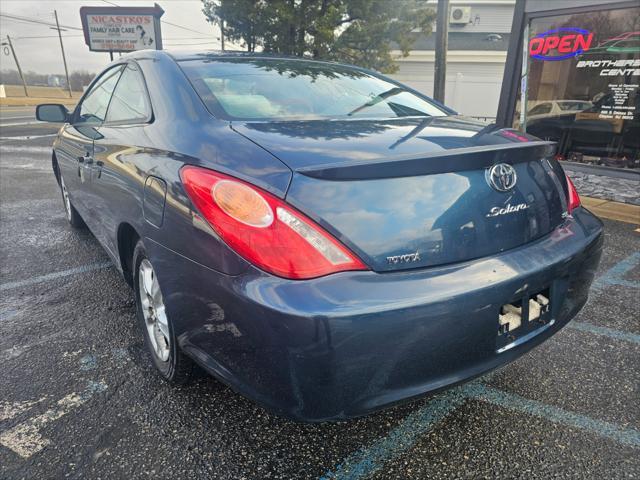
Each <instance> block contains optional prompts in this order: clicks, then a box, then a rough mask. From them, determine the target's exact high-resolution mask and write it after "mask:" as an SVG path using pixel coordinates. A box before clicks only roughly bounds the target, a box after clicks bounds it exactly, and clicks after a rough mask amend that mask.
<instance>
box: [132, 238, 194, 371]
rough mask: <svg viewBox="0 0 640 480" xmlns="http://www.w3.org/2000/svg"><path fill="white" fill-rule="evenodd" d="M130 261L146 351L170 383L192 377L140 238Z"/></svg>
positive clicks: (188, 363)
mask: <svg viewBox="0 0 640 480" xmlns="http://www.w3.org/2000/svg"><path fill="white" fill-rule="evenodd" d="M132 265H133V289H134V292H135V296H136V316H137V318H138V325H139V327H140V330H141V331H142V335H143V337H144V344H145V346H146V348H147V352H148V353H149V355H150V356H151V360H152V362H153V365H154V366H155V367H156V370H157V371H158V373H160V375H161V376H162V378H164V379H165V380H167V381H169V382H171V383H185V382H186V381H188V380H190V379H191V378H192V376H193V374H194V367H195V366H194V364H193V362H192V360H191V359H189V358H188V357H187V356H185V355H184V354H183V353H182V352H181V351H180V348H179V347H178V342H177V341H176V336H175V332H174V329H173V324H172V323H171V320H170V319H169V318H168V316H167V315H166V310H165V305H164V299H163V297H162V290H161V289H160V283H159V281H158V279H157V277H156V276H155V271H154V270H153V265H152V264H151V261H150V260H149V258H148V257H147V253H146V251H145V249H144V245H143V243H142V241H138V243H137V244H136V247H135V249H134V252H133V262H132ZM152 293H153V295H152Z"/></svg>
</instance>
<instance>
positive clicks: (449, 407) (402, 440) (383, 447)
mask: <svg viewBox="0 0 640 480" xmlns="http://www.w3.org/2000/svg"><path fill="white" fill-rule="evenodd" d="M466 400H467V395H466V394H465V393H464V391H463V390H462V388H461V387H457V388H454V389H452V390H449V391H448V392H446V393H443V394H441V395H438V396H437V397H435V398H434V399H433V400H431V401H430V402H429V403H428V404H427V405H425V406H424V407H422V408H420V409H419V410H416V411H415V412H413V413H411V414H409V415H407V417H406V418H405V419H404V420H403V421H402V422H401V423H400V425H398V426H397V427H395V428H394V429H393V430H391V432H389V433H388V434H387V435H386V436H385V437H383V438H381V439H379V440H377V441H375V442H374V443H373V444H371V445H370V446H368V447H367V448H364V449H362V450H359V451H357V452H355V453H353V454H351V455H350V456H349V457H348V458H347V459H345V460H344V461H343V462H342V463H340V465H338V466H337V467H336V468H335V469H334V470H332V471H329V472H327V473H325V474H324V475H323V476H322V477H321V480H329V479H342V480H356V479H361V478H369V477H370V476H371V475H373V473H375V472H376V471H378V470H379V469H380V468H382V467H383V466H384V464H385V463H386V462H387V461H389V460H391V459H393V458H395V457H397V456H398V455H400V454H401V453H403V452H404V451H405V450H407V449H409V448H410V447H412V446H413V445H414V444H415V443H416V442H417V441H418V439H419V438H420V436H421V435H423V434H425V433H427V432H428V431H429V430H430V429H431V428H432V427H433V426H434V425H436V424H437V423H439V422H440V421H441V420H443V419H444V418H445V417H446V416H447V415H449V414H450V413H451V412H453V411H454V410H455V409H456V408H457V407H459V406H460V405H462V404H463V403H464V402H465V401H466Z"/></svg>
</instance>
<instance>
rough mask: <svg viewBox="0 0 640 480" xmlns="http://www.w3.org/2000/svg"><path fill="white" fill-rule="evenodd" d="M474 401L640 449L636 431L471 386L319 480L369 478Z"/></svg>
mask: <svg viewBox="0 0 640 480" xmlns="http://www.w3.org/2000/svg"><path fill="white" fill-rule="evenodd" d="M468 399H474V400H481V401H484V402H488V403H491V404H493V405H498V406H500V407H503V408H505V409H508V410H515V411H517V412H520V413H525V414H528V415H532V416H535V417H540V418H543V419H545V420H548V421H550V422H553V423H557V424H561V425H564V426H566V427H569V428H575V429H579V430H585V431H587V432H589V433H593V434H595V435H598V436H601V437H605V438H609V439H611V440H615V441H616V442H618V443H621V444H623V445H629V446H631V447H636V448H638V447H640V431H638V430H635V429H633V428H623V427H619V426H617V425H615V424H613V423H609V422H605V421H602V420H596V419H593V418H591V417H588V416H586V415H581V414H579V413H574V412H570V411H567V410H564V409H562V408H559V407H554V406H552V405H547V404H545V403H542V402H538V401H535V400H529V399H527V398H524V397H521V396H519V395H516V394H513V393H508V392H505V391H502V390H498V389H497V388H493V387H488V386H486V385H483V384H481V383H479V382H477V381H476V382H471V383H469V384H467V385H465V386H462V387H456V388H454V389H452V390H449V391H448V392H446V393H443V394H441V395H438V396H437V397H435V398H434V399H433V400H431V401H430V402H429V403H428V404H427V405H425V406H424V407H422V408H420V409H419V410H416V411H415V412H413V413H411V414H410V415H408V416H407V417H406V418H405V419H404V420H403V421H402V422H401V423H400V424H399V425H398V426H397V427H395V428H394V429H393V430H391V431H390V432H389V433H388V434H387V435H386V436H385V437H383V438H381V439H379V440H376V441H375V442H374V443H373V444H371V445H370V446H368V447H366V448H363V449H360V450H358V451H357V452H355V453H352V454H351V455H349V456H348V457H347V458H346V459H345V460H344V461H343V462H342V463H340V464H339V465H338V466H336V467H335V468H334V469H333V470H330V471H328V472H327V473H325V474H324V475H323V476H322V477H321V480H329V479H331V480H338V479H339V480H359V479H364V478H369V477H370V476H371V475H373V474H374V473H375V472H377V471H378V470H380V469H381V468H382V467H383V466H384V464H385V463H386V462H388V461H389V460H392V459H394V458H396V457H398V456H399V455H401V454H403V453H404V452H406V451H407V450H409V449H411V448H412V447H413V446H414V445H415V444H416V442H417V441H418V440H419V438H420V436H421V435H424V434H425V433H427V432H429V430H430V429H431V428H432V427H433V426H435V425H436V424H437V423H438V422H440V421H441V420H443V419H444V418H445V417H446V416H447V415H449V414H450V413H451V412H453V411H454V410H455V409H456V408H457V407H459V406H460V405H462V404H463V403H464V402H465V401H466V400H468Z"/></svg>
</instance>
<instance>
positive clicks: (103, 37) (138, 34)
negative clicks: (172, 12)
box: [80, 3, 164, 52]
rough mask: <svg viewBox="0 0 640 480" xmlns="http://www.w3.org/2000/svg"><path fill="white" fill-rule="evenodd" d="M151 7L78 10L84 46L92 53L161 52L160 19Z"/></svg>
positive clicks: (155, 9) (157, 9)
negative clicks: (149, 50)
mask: <svg viewBox="0 0 640 480" xmlns="http://www.w3.org/2000/svg"><path fill="white" fill-rule="evenodd" d="M163 14H164V10H162V8H161V7H160V5H158V4H157V3H156V4H155V5H154V6H153V7H81V8H80V19H81V21H82V30H83V31H84V42H85V43H86V44H87V45H88V46H89V50H91V51H92V52H131V51H134V50H144V49H148V48H150V49H155V50H161V49H162V35H161V32H160V17H161V16H162V15H163Z"/></svg>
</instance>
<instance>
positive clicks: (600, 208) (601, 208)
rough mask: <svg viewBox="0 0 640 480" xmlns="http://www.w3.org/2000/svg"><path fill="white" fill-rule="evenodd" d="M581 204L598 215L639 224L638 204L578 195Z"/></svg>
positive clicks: (639, 207) (639, 208)
mask: <svg viewBox="0 0 640 480" xmlns="http://www.w3.org/2000/svg"><path fill="white" fill-rule="evenodd" d="M580 199H581V200H582V205H583V206H585V207H587V208H588V209H589V210H590V211H591V212H592V213H594V214H596V215H597V216H598V217H601V218H607V219H609V220H617V221H619V222H625V223H631V224H634V225H640V206H638V205H631V204H629V203H620V202H613V201H611V200H603V199H602V198H593V197H580Z"/></svg>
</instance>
